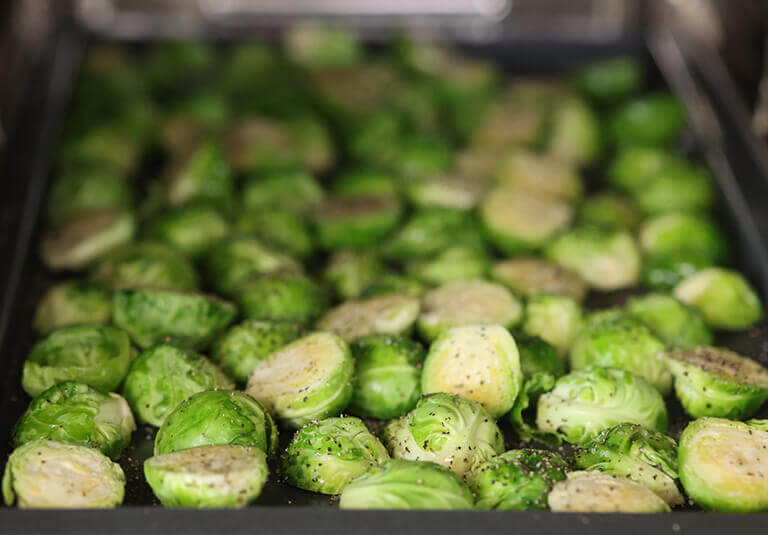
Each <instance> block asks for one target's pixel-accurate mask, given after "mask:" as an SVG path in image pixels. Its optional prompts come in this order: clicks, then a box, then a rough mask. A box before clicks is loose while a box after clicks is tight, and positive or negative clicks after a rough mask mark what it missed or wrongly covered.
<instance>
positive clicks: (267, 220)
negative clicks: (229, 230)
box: [235, 208, 315, 260]
mask: <svg viewBox="0 0 768 535" xmlns="http://www.w3.org/2000/svg"><path fill="white" fill-rule="evenodd" d="M235 228H236V229H237V230H239V231H240V232H245V233H247V234H253V235H254V236H256V238H257V239H259V240H261V241H263V242H264V243H265V244H266V245H267V246H269V247H270V248H272V249H274V250H276V251H285V253H286V254H288V255H289V256H292V257H294V258H298V259H300V260H305V259H306V258H307V257H309V256H310V255H311V254H312V253H313V252H314V250H315V243H314V238H313V237H312V235H311V234H310V232H309V228H308V226H307V224H306V223H305V221H304V219H303V218H302V217H301V216H300V215H299V214H297V213H295V212H292V211H291V210H286V209H284V208H263V209H259V210H248V211H245V212H243V213H242V214H240V217H238V219H237V222H236V223H235Z"/></svg>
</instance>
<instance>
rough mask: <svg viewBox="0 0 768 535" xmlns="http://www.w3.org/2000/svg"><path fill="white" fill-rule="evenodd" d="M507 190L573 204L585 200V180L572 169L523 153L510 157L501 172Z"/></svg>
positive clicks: (561, 163)
mask: <svg viewBox="0 0 768 535" xmlns="http://www.w3.org/2000/svg"><path fill="white" fill-rule="evenodd" d="M497 180H498V181H499V182H500V183H501V184H502V185H504V186H509V187H512V188H520V189H523V190H525V191H529V192H531V193H533V194H536V195H542V196H545V197H556V198H559V199H563V200H566V201H573V200H576V199H578V198H579V197H580V196H581V193H582V190H583V185H582V183H581V177H579V173H578V171H577V170H576V169H574V168H573V166H572V165H570V164H568V163H566V162H563V161H562V160H557V159H555V158H553V157H551V156H545V155H537V154H535V153H533V152H528V151H523V150H519V151H516V152H514V153H512V155H510V156H508V157H507V158H506V159H505V160H504V162H503V163H502V165H501V167H500V168H499V170H498V174H497Z"/></svg>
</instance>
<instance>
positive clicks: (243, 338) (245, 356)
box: [211, 320, 303, 383]
mask: <svg viewBox="0 0 768 535" xmlns="http://www.w3.org/2000/svg"><path fill="white" fill-rule="evenodd" d="M302 331H303V329H302V328H301V326H299V325H297V324H294V323H286V322H267V321H253V320H249V321H244V322H243V323H240V324H239V325H235V326H234V327H232V328H231V329H229V330H228V331H227V332H226V333H225V334H224V335H222V336H221V338H219V339H218V340H217V341H216V342H215V343H214V344H213V347H212V348H211V360H213V361H214V362H215V363H217V364H218V365H219V366H221V369H222V370H224V372H226V373H227V375H229V376H230V377H232V378H233V379H234V380H236V381H237V382H238V383H245V382H247V381H248V376H249V375H250V374H251V372H252V371H253V368H255V367H256V364H257V363H258V362H260V361H262V360H264V359H265V358H267V357H268V356H269V355H271V354H272V353H274V352H275V351H277V350H278V349H280V348H281V347H283V346H284V345H286V344H288V343H290V342H293V341H294V340H296V339H297V338H299V337H300V336H301V334H302Z"/></svg>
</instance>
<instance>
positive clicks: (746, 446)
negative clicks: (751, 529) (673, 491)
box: [679, 418, 768, 513]
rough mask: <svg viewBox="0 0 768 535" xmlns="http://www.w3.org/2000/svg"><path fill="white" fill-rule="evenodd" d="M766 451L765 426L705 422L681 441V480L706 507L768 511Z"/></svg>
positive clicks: (694, 426) (685, 433) (687, 431)
mask: <svg viewBox="0 0 768 535" xmlns="http://www.w3.org/2000/svg"><path fill="white" fill-rule="evenodd" d="M766 449H768V433H766V431H765V429H764V428H761V427H760V426H759V425H750V423H746V424H745V423H742V422H734V421H731V420H723V419H720V418H701V419H699V420H696V421H693V422H691V423H690V424H688V427H686V428H685V430H684V431H683V434H682V436H681V437H680V447H679V460H680V481H681V482H682V483H683V488H684V489H685V492H686V493H687V494H688V496H690V497H691V498H693V499H694V501H695V502H696V503H697V504H698V505H700V506H702V507H704V508H706V509H715V510H718V511H725V512H732V513H753V512H760V511H766V510H768V477H766V473H765V469H764V467H765V450H766Z"/></svg>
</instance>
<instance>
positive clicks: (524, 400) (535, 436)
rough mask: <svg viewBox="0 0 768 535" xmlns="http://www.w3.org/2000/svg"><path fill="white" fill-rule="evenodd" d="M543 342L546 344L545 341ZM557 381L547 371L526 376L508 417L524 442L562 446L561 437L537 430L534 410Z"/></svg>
mask: <svg viewBox="0 0 768 535" xmlns="http://www.w3.org/2000/svg"><path fill="white" fill-rule="evenodd" d="M541 342H542V343H543V344H546V342H544V341H543V340H542V341H541ZM549 347H550V349H551V350H552V351H553V352H554V351H555V350H554V348H552V346H549ZM555 356H556V357H557V358H558V359H559V358H560V357H559V356H558V355H557V353H555ZM561 365H562V361H561ZM560 375H562V373H561V374H560ZM555 380H556V377H555V375H552V374H550V373H549V372H547V371H536V372H534V373H532V374H530V375H526V376H525V381H524V382H523V387H522V388H521V389H520V393H519V394H518V395H517V399H516V400H515V404H514V405H513V406H512V410H511V411H510V412H509V415H508V418H509V421H510V423H511V424H512V428H513V429H514V430H515V432H516V433H517V435H518V436H519V437H520V440H522V441H523V442H529V441H531V440H536V441H538V442H541V443H543V444H548V445H550V446H559V445H560V443H561V440H560V437H559V436H557V435H554V434H552V433H549V432H547V431H540V430H539V429H537V428H536V424H535V419H536V415H535V411H534V410H532V409H535V407H536V404H537V403H538V401H539V398H540V397H541V396H542V395H543V394H546V393H547V392H549V391H550V390H552V389H553V388H554V387H555Z"/></svg>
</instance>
